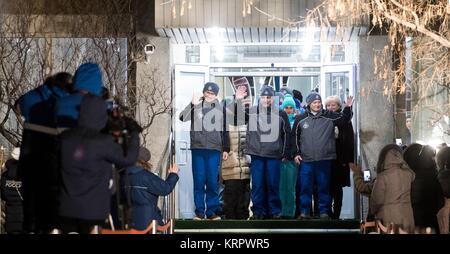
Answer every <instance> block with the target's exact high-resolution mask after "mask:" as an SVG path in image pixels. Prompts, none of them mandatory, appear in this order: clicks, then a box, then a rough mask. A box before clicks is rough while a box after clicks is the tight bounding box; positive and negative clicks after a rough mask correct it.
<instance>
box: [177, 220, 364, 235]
mask: <svg viewBox="0 0 450 254" xmlns="http://www.w3.org/2000/svg"><path fill="white" fill-rule="evenodd" d="M359 232H360V223H359V221H358V220H329V221H323V220H318V219H317V220H316V219H312V220H307V221H303V220H218V221H209V220H202V221H194V220H176V221H175V227H174V233H181V234H192V233H270V234H272V233H340V234H342V233H345V234H358V233H359Z"/></svg>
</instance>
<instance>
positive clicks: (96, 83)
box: [56, 63, 103, 128]
mask: <svg viewBox="0 0 450 254" xmlns="http://www.w3.org/2000/svg"><path fill="white" fill-rule="evenodd" d="M102 87H103V81H102V72H101V69H100V66H99V65H98V64H95V63H85V64H82V65H80V66H79V67H78V69H77V71H76V72H75V75H74V78H73V93H72V94H71V95H69V96H66V97H64V98H61V99H60V100H58V102H57V105H56V122H57V126H58V128H72V127H75V126H76V125H77V121H78V117H79V114H80V104H81V100H82V99H83V96H84V95H86V94H91V95H96V96H101V95H102Z"/></svg>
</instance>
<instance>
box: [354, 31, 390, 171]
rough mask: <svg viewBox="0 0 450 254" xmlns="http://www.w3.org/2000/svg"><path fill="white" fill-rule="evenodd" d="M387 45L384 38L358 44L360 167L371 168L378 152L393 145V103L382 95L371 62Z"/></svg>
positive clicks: (370, 38)
mask: <svg viewBox="0 0 450 254" xmlns="http://www.w3.org/2000/svg"><path fill="white" fill-rule="evenodd" d="M387 44H388V38H387V36H370V37H369V38H368V39H366V38H365V37H362V38H361V39H360V41H359V82H358V83H359V96H358V97H357V103H358V104H359V109H360V111H359V114H358V117H359V119H358V123H359V135H360V136H359V137H360V142H361V146H360V148H361V154H360V155H361V160H362V167H363V169H364V168H374V167H375V165H376V162H377V159H378V153H379V151H380V150H381V149H382V148H383V147H384V146H385V145H387V144H390V143H392V142H393V141H394V128H395V127H394V114H393V108H394V107H393V102H392V101H389V100H388V98H387V97H386V96H384V95H383V86H384V82H383V81H379V80H377V78H376V77H375V75H374V74H373V70H374V66H373V62H372V61H371V59H373V58H374V57H373V55H374V54H376V53H377V52H378V51H379V50H382V49H383V47H384V46H385V45H387ZM368 59H369V60H368Z"/></svg>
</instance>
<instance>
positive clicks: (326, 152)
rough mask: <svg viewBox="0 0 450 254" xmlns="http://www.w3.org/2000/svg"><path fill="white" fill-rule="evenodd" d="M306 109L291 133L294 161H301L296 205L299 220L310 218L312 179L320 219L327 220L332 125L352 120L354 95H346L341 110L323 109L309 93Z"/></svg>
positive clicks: (333, 145)
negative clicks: (317, 200) (344, 104)
mask: <svg viewBox="0 0 450 254" xmlns="http://www.w3.org/2000/svg"><path fill="white" fill-rule="evenodd" d="M306 103H307V105H308V106H307V111H306V112H305V113H304V114H301V115H299V116H297V117H296V119H295V123H294V128H293V132H294V135H295V142H296V156H295V161H296V163H297V164H300V173H299V178H298V183H297V185H298V186H300V192H299V194H297V200H298V201H297V207H298V208H299V213H300V216H299V218H300V219H309V218H310V212H311V198H312V194H313V183H314V180H315V182H316V183H317V188H318V194H319V213H320V217H321V219H329V212H330V204H331V196H330V174H331V172H330V171H331V162H332V160H334V159H336V143H335V132H334V129H335V126H339V125H343V124H347V123H348V122H349V121H350V119H351V106H352V105H353V97H351V96H349V97H348V98H347V103H346V106H345V108H344V110H343V111H342V113H336V112H331V111H328V110H324V109H323V106H322V98H321V97H320V95H319V94H318V93H315V92H313V93H311V94H309V95H308V97H307V98H306Z"/></svg>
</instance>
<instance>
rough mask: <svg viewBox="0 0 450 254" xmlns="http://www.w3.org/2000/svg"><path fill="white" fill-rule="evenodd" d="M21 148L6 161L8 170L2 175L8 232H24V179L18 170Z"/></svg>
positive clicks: (1, 185)
mask: <svg viewBox="0 0 450 254" xmlns="http://www.w3.org/2000/svg"><path fill="white" fill-rule="evenodd" d="M19 155H20V148H19V147H16V148H14V149H13V151H12V152H11V159H9V160H7V161H6V163H5V168H6V171H5V172H3V173H2V177H1V183H0V188H1V193H2V200H3V201H5V205H6V209H5V215H6V216H5V230H6V233H7V234H20V233H22V232H23V194H22V193H23V191H22V180H21V178H20V176H19V174H18V172H17V165H18V163H19Z"/></svg>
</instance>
